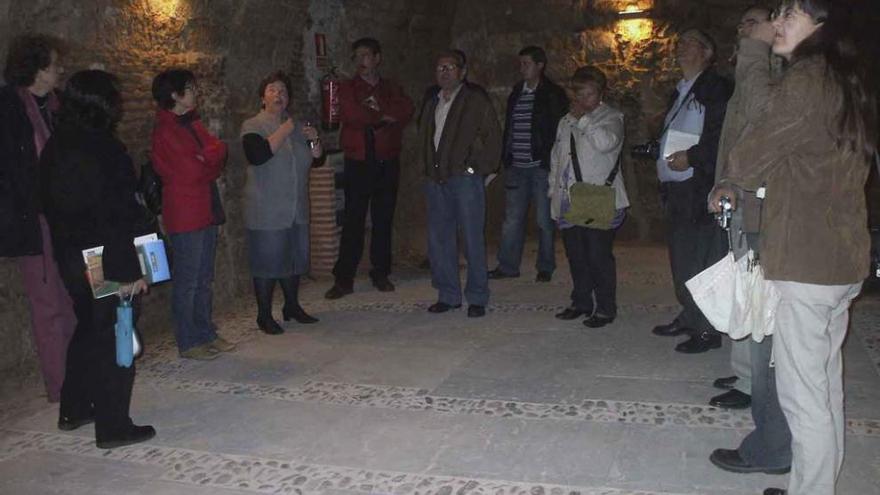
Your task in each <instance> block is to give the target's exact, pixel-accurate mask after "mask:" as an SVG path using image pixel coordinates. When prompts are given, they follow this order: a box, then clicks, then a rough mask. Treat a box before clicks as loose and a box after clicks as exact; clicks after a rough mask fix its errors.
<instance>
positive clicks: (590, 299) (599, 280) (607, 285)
mask: <svg viewBox="0 0 880 495" xmlns="http://www.w3.org/2000/svg"><path fill="white" fill-rule="evenodd" d="M606 89H607V79H606V78H605V74H603V73H602V71H601V70H599V69H598V68H596V67H593V66H588V67H581V68H580V69H578V70H577V71H576V72H575V74H574V76H572V78H571V84H570V91H571V95H570V97H571V107H570V111H569V113H568V114H567V115H566V116H565V117H563V118H562V119H561V120H560V121H559V127H558V130H557V132H556V144H555V145H554V146H553V152H552V155H551V168H550V190H549V195H550V212H551V216H552V217H553V219H554V220H556V221H557V223H558V225H559V229H560V230H561V231H562V240H563V243H564V244H565V254H566V257H568V263H569V266H570V267H571V279H572V283H573V285H574V288H573V289H572V292H571V306H570V307H568V308H567V309H565V310H564V311H563V312H561V313H559V314H557V315H556V317H557V318H559V319H562V320H573V319H575V318H578V317H580V316H582V315H585V316H586V317H587V318H586V320H584V325H586V326H588V327H591V328H599V327H602V326H605V325H607V324H609V323H611V322H612V321H614V318H615V317H616V316H617V302H616V291H617V268H616V266H615V261H614V254H613V253H612V251H611V244H612V242H613V241H614V232H615V230H616V229H617V227H619V226H620V224H622V223H623V219H624V217H625V213H624V212H625V209H626V208H627V207H628V206H629V199H628V198H627V196H626V189H625V188H624V185H623V178H622V177H621V174H620V173H619V170H618V171H617V172H618V173H616V176H615V177H614V180H613V182H612V187H613V188H614V191H615V202H616V204H615V206H616V208H617V215H616V216H615V218H614V221H613V222H612V227H611V228H610V229H608V230H604V229H596V228H590V227H584V226H579V225H574V224H572V223H570V222H567V221H566V220H565V213H566V211H567V209H568V207H569V204H570V203H569V191H570V190H571V186H572V185H573V184H574V183H575V182H576V181H577V179H576V175H575V171H574V160H573V159H572V145H574V148H575V151H576V153H577V163H578V164H579V165H580V167H579V169H580V173H581V176H582V178H583V181H584V182H588V183H590V184H604V183H605V181H606V180H607V179H608V178H609V177H610V176H611V172H612V171H613V170H614V169H615V167H616V166H617V161H618V157H619V156H620V150H621V148H622V147H623V114H622V113H621V112H620V111H619V110H617V109H615V108H612V107H611V106H609V105H607V104H605V103H604V102H603V101H602V98H603V96H604V93H605V90H606ZM594 296H595V304H594Z"/></svg>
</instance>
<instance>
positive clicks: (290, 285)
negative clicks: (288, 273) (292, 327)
mask: <svg viewBox="0 0 880 495" xmlns="http://www.w3.org/2000/svg"><path fill="white" fill-rule="evenodd" d="M280 282H281V290H283V291H284V309H283V310H282V315H283V316H284V321H290V319H291V318H292V319H294V320H296V321H297V322H298V323H317V322H318V319H317V318H315V317H313V316H310V315H309V314H308V313H306V312H305V310H304V309H303V308H302V306H300V305H299V275H294V276H292V277H290V278H282V279H280Z"/></svg>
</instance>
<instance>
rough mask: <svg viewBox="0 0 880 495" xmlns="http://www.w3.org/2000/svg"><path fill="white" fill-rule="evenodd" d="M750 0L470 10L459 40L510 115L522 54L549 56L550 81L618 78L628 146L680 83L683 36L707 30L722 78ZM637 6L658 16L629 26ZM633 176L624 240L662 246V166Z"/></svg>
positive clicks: (457, 31) (494, 211) (521, 3)
mask: <svg viewBox="0 0 880 495" xmlns="http://www.w3.org/2000/svg"><path fill="white" fill-rule="evenodd" d="M750 3H752V2H751V1H749V0H726V1H721V0H718V1H700V2H696V1H686V0H665V1H664V0H657V2H652V1H651V0H636V1H630V0H626V1H621V0H575V1H572V0H546V1H544V2H540V3H538V2H532V1H529V0H511V1H507V2H460V3H459V8H458V10H457V15H456V18H455V21H454V23H453V28H452V38H453V40H455V43H456V45H457V46H458V47H459V48H461V49H463V50H464V51H465V52H467V54H468V57H469V63H470V65H471V68H470V74H471V79H472V80H474V81H475V82H478V83H480V84H482V85H484V86H485V87H486V88H487V89H488V90H489V92H490V93H491V94H492V95H493V97H494V100H495V103H496V109H497V110H498V112H499V113H501V112H503V109H504V105H505V101H506V96H507V94H508V93H509V91H510V87H511V86H512V85H513V84H514V83H515V82H516V81H517V80H519V79H520V76H519V73H518V64H517V53H518V52H519V50H520V49H521V48H522V47H524V46H526V45H538V46H542V47H544V48H545V50H546V51H547V53H548V57H549V64H548V68H547V75H548V76H549V77H550V78H551V79H554V80H556V81H557V82H561V81H565V80H566V79H567V78H568V77H570V76H571V74H572V73H573V71H574V69H576V68H577V67H579V66H582V65H586V64H593V65H597V66H599V67H600V68H601V69H602V70H603V71H604V72H605V73H606V75H607V76H608V77H609V83H610V91H609V94H608V95H607V100H608V101H610V102H611V103H612V104H613V105H616V106H617V107H618V108H620V109H621V110H623V111H624V113H625V114H626V124H627V125H626V143H625V147H624V150H625V151H626V150H628V149H629V147H630V146H631V145H633V144H638V143H642V142H645V141H646V140H647V139H648V138H649V137H650V136H652V135H653V133H656V132H657V131H658V130H659V121H660V119H662V115H663V113H664V111H665V105H666V102H667V100H668V98H669V95H670V94H671V92H672V89H673V88H674V85H675V83H676V82H677V80H678V79H679V78H680V73H679V72H678V71H677V69H676V67H675V64H674V60H673V49H674V43H675V33H676V32H677V31H678V30H679V29H681V28H683V27H692V26H694V27H701V28H704V29H706V30H707V31H709V32H710V33H712V34H713V35H714V36H715V37H716V39H717V40H718V42H719V44H720V47H721V48H720V55H721V57H720V58H721V59H722V63H721V66H722V71H727V70H728V68H727V67H726V61H725V60H724V59H726V58H727V57H728V56H729V54H730V53H731V50H732V46H733V41H734V32H735V26H736V23H737V22H738V20H739V16H740V14H741V11H742V9H743V8H745V7H746V6H747V5H749V4H750ZM629 5H634V6H636V7H640V8H643V9H648V8H653V12H652V14H651V17H650V18H646V19H634V20H621V19H620V18H619V17H618V15H617V13H618V12H620V11H622V10H624V9H626V8H627V6H629ZM622 170H623V177H624V180H625V182H626V186H627V191H628V193H629V197H630V201H631V203H632V208H631V209H630V218H629V219H628V221H627V222H626V223H625V224H624V227H623V228H622V230H621V232H620V234H619V238H623V239H641V240H660V239H662V238H663V235H664V232H663V224H662V222H661V217H660V205H659V201H658V196H657V187H656V176H655V172H654V165H653V164H652V163H646V162H641V161H634V160H632V159H630V157H629V154H628V153H626V152H625V153H624V156H623V166H622ZM489 194H490V197H491V200H490V202H489V204H490V211H489V226H490V227H489V229H490V230H489V235H490V237H497V236H499V235H500V224H501V220H502V219H503V196H504V191H503V184H502V183H501V181H496V183H494V184H493V185H492V186H491V187H490V191H489Z"/></svg>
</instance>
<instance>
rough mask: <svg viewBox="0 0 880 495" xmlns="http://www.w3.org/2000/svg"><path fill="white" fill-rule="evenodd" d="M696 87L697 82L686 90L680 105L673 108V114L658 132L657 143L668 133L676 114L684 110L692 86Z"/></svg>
mask: <svg viewBox="0 0 880 495" xmlns="http://www.w3.org/2000/svg"><path fill="white" fill-rule="evenodd" d="M697 79H699V76H698V77H697ZM696 85H697V81H694V83H693V84H691V88H690V89H689V90H688V92H687V94H685V95H684V99H683V100H681V104H680V105H678V107H676V108H675V112H674V113H673V114H672V117H671V118H669V119H668V120H667V121H666V122H665V123H664V124H663V130H662V131H660V135H659V136H657V140H658V141H659V140H660V139H662V138H663V135H664V134H666V131H668V130H669V127H671V126H672V123H673V122H675V118H676V117H678V114H679V113H681V109H682V108H684V107H685V105H687V103H688V100H689V99H690V98H691V95H693V94H694V86H696Z"/></svg>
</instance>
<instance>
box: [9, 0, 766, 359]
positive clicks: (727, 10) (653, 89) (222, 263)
mask: <svg viewBox="0 0 880 495" xmlns="http://www.w3.org/2000/svg"><path fill="white" fill-rule="evenodd" d="M750 2H751V0H544V1H542V2H535V1H533V0H504V1H502V0H481V1H477V2H474V1H464V0H449V1H446V2H430V1H428V0H370V1H353V0H260V1H258V2H242V1H237V0H29V1H25V0H0V33H3V34H2V35H0V57H3V58H5V50H6V46H7V44H8V41H9V38H10V37H11V36H13V35H15V34H18V33H22V32H27V31H39V32H46V33H51V34H55V35H58V36H60V37H62V38H63V39H65V40H66V41H67V42H68V44H69V46H70V53H69V54H68V56H67V57H66V60H65V65H66V67H67V71H68V73H71V72H73V71H75V70H78V69H83V68H87V67H90V66H97V67H103V68H105V69H107V70H109V71H112V72H114V73H116V74H117V75H119V76H120V78H121V80H122V85H123V90H124V93H125V98H126V103H125V110H126V115H125V119H124V121H123V122H122V124H121V126H120V129H119V131H120V137H121V138H122V139H123V141H124V142H125V143H126V145H127V146H128V147H129V149H130V151H131V153H132V156H133V157H134V158H135V160H136V162H137V163H138V164H140V163H143V162H144V161H145V160H147V158H148V157H147V151H148V149H149V133H150V129H151V125H152V118H153V112H154V107H153V102H152V100H151V97H150V94H149V85H150V82H151V79H152V77H153V75H154V74H155V73H156V72H157V71H159V70H161V69H164V68H167V67H172V66H183V67H187V68H190V69H192V70H193V71H195V72H196V74H197V75H198V76H199V78H200V87H201V112H202V115H203V118H204V120H205V122H206V123H207V125H208V126H209V127H210V128H211V130H212V131H213V132H215V133H217V134H218V135H219V136H220V137H221V138H222V139H224V140H225V141H226V142H227V143H228V144H229V145H230V158H229V161H228V163H227V168H226V171H225V173H224V176H223V179H222V190H223V197H224V201H225V205H226V208H227V216H228V223H227V224H226V226H225V227H224V229H223V231H222V234H221V238H220V245H219V250H218V260H217V280H218V281H219V282H218V283H217V284H215V290H216V292H217V307H218V308H225V307H229V306H230V305H232V304H234V303H236V302H237V301H249V300H250V298H249V297H241V296H243V295H245V294H247V293H248V292H249V285H250V284H249V277H248V273H247V267H246V266H245V261H244V260H246V259H247V258H246V253H245V246H244V242H243V228H242V204H241V191H242V186H243V183H244V171H245V165H244V160H243V157H242V153H241V149H240V146H238V136H237V134H238V128H239V126H240V124H241V122H242V121H243V120H244V119H245V118H247V117H249V116H251V115H253V114H254V113H255V112H256V111H257V110H258V108H259V101H258V97H257V95H256V88H257V85H258V82H259V81H260V79H261V78H262V77H263V76H264V75H266V74H267V73H269V72H270V71H272V70H275V69H284V70H287V71H288V72H289V73H290V74H291V75H292V77H293V81H294V86H295V90H294V94H293V95H292V107H293V113H294V114H296V115H300V116H306V117H308V118H317V116H318V111H319V80H320V77H321V76H322V75H323V74H324V72H325V71H326V69H327V68H328V67H330V66H337V67H339V71H340V73H341V74H343V75H347V74H351V73H352V72H353V70H352V69H353V68H352V67H351V63H350V49H349V46H350V44H351V42H352V41H354V40H355V39H357V38H360V37H362V36H371V37H374V38H377V39H378V40H379V41H380V42H381V43H382V45H383V49H384V51H383V66H382V72H383V74H384V75H385V76H387V77H390V78H392V79H395V80H397V81H398V82H399V83H401V84H402V86H403V87H404V89H405V90H406V92H407V93H408V94H409V95H410V96H411V97H412V98H413V99H414V100H415V101H416V103H417V104H418V103H419V99H420V98H421V95H422V94H423V93H424V90H425V88H426V87H428V86H429V85H431V84H433V79H434V71H433V64H434V55H435V54H436V53H437V52H438V51H440V50H441V49H443V48H446V47H449V46H452V47H457V48H461V49H463V50H464V51H465V52H467V54H468V57H469V62H470V76H469V77H470V79H471V80H472V81H474V82H477V83H479V84H481V85H483V86H485V87H486V88H487V89H488V90H489V92H490V94H491V95H492V97H493V100H494V103H495V105H496V110H497V111H498V114H499V117H498V118H499V121H500V120H501V119H502V117H503V111H504V104H505V101H506V96H507V93H508V92H509V90H510V87H511V86H512V85H513V84H514V83H515V82H516V81H517V80H518V78H519V75H518V71H517V57H516V54H517V52H518V51H519V50H520V49H521V48H522V47H523V46H525V45H529V44H536V45H541V46H543V47H545V48H546V49H547V52H548V54H549V56H550V64H549V67H548V74H549V75H550V76H551V77H552V78H553V79H555V80H557V81H562V80H564V79H565V78H566V77H568V76H569V75H570V74H571V73H572V71H573V70H574V69H575V68H576V67H578V66H580V65H584V64H596V65H598V66H600V67H602V68H603V69H604V70H605V72H606V73H607V74H608V75H609V77H610V81H611V87H612V89H611V92H610V94H609V100H610V101H611V102H613V103H614V104H616V105H618V106H619V107H620V108H621V109H622V110H623V111H624V112H625V113H626V116H627V143H626V146H627V148H628V147H629V146H630V145H632V144H636V143H641V142H644V141H645V140H646V139H648V138H649V137H650V136H652V135H653V133H655V132H656V131H657V130H658V129H659V124H658V122H659V119H661V118H662V114H663V111H664V106H665V104H666V101H667V98H668V96H669V94H670V93H671V91H672V88H673V86H674V84H675V82H676V81H677V79H678V78H679V77H680V76H679V74H678V72H677V71H676V69H675V66H674V63H673V60H672V50H673V46H674V38H675V36H674V33H675V32H676V31H678V30H679V29H681V28H683V27H690V26H698V27H702V28H705V29H707V30H708V31H710V32H711V33H713V34H714V35H715V36H716V38H717V39H718V41H719V43H720V47H721V49H720V55H721V57H720V58H721V59H722V63H721V65H722V70H728V69H729V68H727V67H726V62H725V59H726V58H727V56H728V54H729V53H730V51H731V47H732V44H733V38H734V30H735V25H736V22H737V20H738V17H739V15H740V12H741V10H742V9H743V8H744V7H745V6H746V5H747V4H749V3H750ZM631 5H632V6H634V7H641V8H649V7H653V11H652V14H651V17H650V18H646V19H635V20H627V21H623V20H621V19H620V18H619V16H618V14H617V13H618V12H619V11H621V10H624V9H626V8H627V7H629V6H631ZM316 33H322V34H324V35H325V36H326V40H327V57H326V59H322V60H318V59H317V58H316V54H315V48H314V35H315V34H316ZM325 138H326V141H327V142H328V143H329V144H330V145H331V146H332V145H333V143H334V138H335V136H334V134H333V133H329V134H327V135H326V136H325ZM414 138H415V126H414V125H410V126H409V127H408V128H407V129H406V132H405V138H404V139H405V141H404V150H403V153H402V157H401V158H402V176H401V187H400V194H399V200H398V205H399V208H398V211H397V218H396V224H395V249H396V252H397V254H398V257H397V260H398V262H399V263H400V262H411V261H416V260H421V259H422V258H423V257H424V256H425V252H426V250H425V232H424V219H425V211H424V208H425V205H424V197H423V194H422V189H421V183H422V179H421V175H422V174H421V171H420V170H418V169H417V167H416V166H415V156H416V154H415V151H416V150H415V148H414V143H415V139H414ZM623 177H624V180H625V181H626V185H627V189H628V191H629V195H630V199H631V202H632V209H631V215H630V216H631V218H630V220H629V221H628V222H627V223H626V224H625V226H624V228H623V230H622V232H621V233H620V237H622V238H627V239H641V240H659V239H661V238H662V237H663V227H662V222H661V221H660V209H659V202H658V198H657V194H656V179H655V177H654V167H653V164H650V163H643V162H634V161H632V160H631V159H630V158H629V156H628V154H626V155H625V156H624V161H623ZM502 182H503V181H502V180H498V181H495V182H494V183H493V184H492V185H491V186H490V189H489V208H488V209H489V212H488V226H489V227H488V235H489V238H490V241H491V242H490V248H489V250H490V253H489V255H490V259H494V253H495V247H494V244H495V242H494V241H495V240H497V237H498V236H499V234H500V227H501V220H502V218H503V199H504V198H503V196H504V190H503V185H502ZM560 261H561V260H560ZM168 292H169V287H168V286H165V287H157V288H156V290H154V291H153V293H152V294H151V295H150V296H149V297H148V298H147V301H146V305H145V320H144V322H143V324H142V326H144V327H147V328H159V329H163V330H164V331H167V330H168V328H169V321H168V320H169V316H168V295H169V294H168ZM26 304H27V303H26V300H25V299H24V296H23V294H22V292H21V283H20V280H19V278H18V271H17V269H16V268H15V266H14V264H13V263H12V262H11V261H10V260H0V376H2V375H3V374H8V373H20V372H23V371H30V370H33V369H34V357H33V351H32V347H31V342H30V332H29V328H30V324H29V317H28V312H27V307H26Z"/></svg>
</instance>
